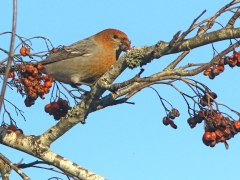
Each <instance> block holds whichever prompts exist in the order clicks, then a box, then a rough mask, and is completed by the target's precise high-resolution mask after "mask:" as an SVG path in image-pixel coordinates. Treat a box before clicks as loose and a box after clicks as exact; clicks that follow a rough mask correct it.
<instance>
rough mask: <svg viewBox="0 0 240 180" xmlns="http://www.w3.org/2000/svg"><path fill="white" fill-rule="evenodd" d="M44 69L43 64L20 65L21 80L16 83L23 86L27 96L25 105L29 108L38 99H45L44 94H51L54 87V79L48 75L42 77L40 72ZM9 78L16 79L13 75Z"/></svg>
mask: <svg viewBox="0 0 240 180" xmlns="http://www.w3.org/2000/svg"><path fill="white" fill-rule="evenodd" d="M43 68H44V66H43V65H42V64H41V63H37V64H31V63H23V64H21V65H19V68H18V77H19V79H16V81H18V82H20V83H21V84H22V85H23V90H24V92H25V94H26V95H27V97H26V99H25V100H24V103H25V105H26V106H27V107H30V106H32V105H33V104H34V102H35V100H36V99H37V98H38V97H40V98H42V99H44V94H47V93H49V88H51V86H52V82H53V81H54V79H53V78H51V77H49V76H48V75H46V76H44V75H42V73H41V72H40V71H39V70H41V69H43ZM8 76H9V77H14V75H13V76H12V75H11V74H9V75H8Z"/></svg>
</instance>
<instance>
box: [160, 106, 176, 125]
mask: <svg viewBox="0 0 240 180" xmlns="http://www.w3.org/2000/svg"><path fill="white" fill-rule="evenodd" d="M179 116H180V113H179V111H178V110H177V109H175V108H173V109H172V110H171V111H170V112H169V113H168V116H165V117H163V119H162V122H163V124H164V125H165V126H168V125H169V124H170V126H171V127H172V128H173V129H177V125H176V124H175V123H174V121H173V120H174V119H175V118H176V117H179Z"/></svg>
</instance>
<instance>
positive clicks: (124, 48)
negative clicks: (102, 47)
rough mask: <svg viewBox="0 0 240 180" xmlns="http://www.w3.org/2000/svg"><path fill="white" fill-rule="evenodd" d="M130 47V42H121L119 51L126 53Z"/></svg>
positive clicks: (126, 40) (125, 40)
mask: <svg viewBox="0 0 240 180" xmlns="http://www.w3.org/2000/svg"><path fill="white" fill-rule="evenodd" d="M130 45H131V41H129V40H128V39H124V40H122V41H121V44H120V49H121V50H122V51H127V50H129V49H130Z"/></svg>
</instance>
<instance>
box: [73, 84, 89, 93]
mask: <svg viewBox="0 0 240 180" xmlns="http://www.w3.org/2000/svg"><path fill="white" fill-rule="evenodd" d="M70 85H71V86H72V87H73V88H76V89H77V90H79V91H81V92H83V93H86V92H88V91H86V90H85V89H83V88H80V87H79V86H81V85H82V84H70Z"/></svg>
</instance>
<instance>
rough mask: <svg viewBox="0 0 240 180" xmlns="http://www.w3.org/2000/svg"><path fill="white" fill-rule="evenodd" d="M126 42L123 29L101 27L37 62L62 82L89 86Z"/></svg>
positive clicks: (128, 47)
mask: <svg viewBox="0 0 240 180" xmlns="http://www.w3.org/2000/svg"><path fill="white" fill-rule="evenodd" d="M130 45H131V41H130V40H129V39H128V36H127V35H126V34H125V33H124V32H122V31H120V30H117V29H105V30H103V31H101V32H99V33H97V34H95V35H93V36H90V37H88V38H86V39H83V40H80V41H78V42H76V43H73V44H71V45H69V46H64V47H63V48H61V49H60V50H59V51H58V52H55V53H52V54H50V55H49V56H48V57H47V58H46V59H44V60H42V61H41V63H42V65H44V66H45V68H44V69H43V70H42V72H43V73H45V74H48V75H49V76H51V77H53V78H54V79H55V80H56V81H60V82H63V83H65V84H70V85H72V86H75V85H82V84H85V85H89V86H91V85H92V84H94V83H95V82H96V81H97V80H98V79H99V78H100V77H101V76H102V75H103V74H105V73H106V72H107V71H108V69H109V68H110V67H111V66H112V65H113V64H114V63H115V62H116V61H117V60H118V58H119V56H120V53H121V52H123V51H127V50H129V49H130Z"/></svg>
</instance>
